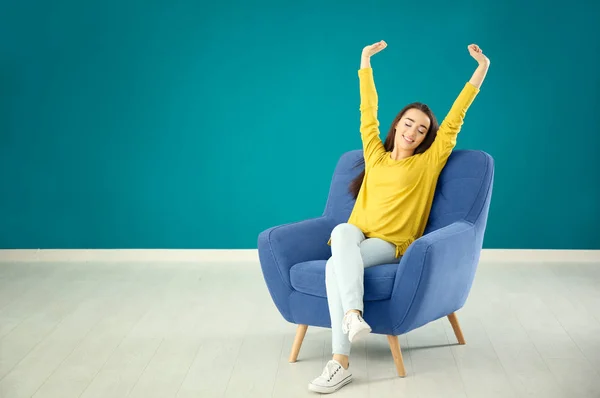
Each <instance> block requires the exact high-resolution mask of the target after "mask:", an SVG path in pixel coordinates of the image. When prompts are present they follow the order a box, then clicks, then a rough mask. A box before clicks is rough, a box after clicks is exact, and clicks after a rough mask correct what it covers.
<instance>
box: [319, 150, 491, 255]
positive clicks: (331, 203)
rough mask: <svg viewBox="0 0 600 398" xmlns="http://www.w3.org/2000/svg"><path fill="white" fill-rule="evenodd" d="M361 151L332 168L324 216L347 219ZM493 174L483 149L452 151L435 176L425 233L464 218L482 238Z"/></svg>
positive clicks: (358, 169) (344, 158)
mask: <svg viewBox="0 0 600 398" xmlns="http://www.w3.org/2000/svg"><path fill="white" fill-rule="evenodd" d="M362 156H363V152H362V150H354V151H350V152H346V153H344V154H343V155H342V156H341V157H340V159H339V161H338V163H337V166H336V168H335V171H334V174H333V178H332V181H331V186H330V190H329V196H328V199H327V204H326V206H325V211H324V215H325V216H327V217H330V218H332V219H334V220H335V221H336V223H342V222H346V221H347V220H348V217H350V213H351V212H352V208H353V206H354V202H355V200H354V198H352V196H351V195H350V192H349V191H348V187H349V185H350V182H351V181H352V179H354V178H355V177H356V176H357V175H358V174H360V172H361V171H362V170H363V167H364V166H362V165H360V166H359V167H356V165H357V164H358V162H359V161H360V159H361V157H362ZM493 177H494V161H493V159H492V157H491V156H490V155H489V154H487V153H485V152H482V151H475V150H455V151H453V152H452V154H451V155H450V157H449V158H448V161H447V163H446V166H445V167H444V169H443V170H442V173H441V174H440V177H439V179H438V183H437V187H436V192H435V197H434V199H433V205H432V208H431V213H430V215H429V220H428V223H427V227H426V230H425V233H426V234H427V233H428V232H431V231H433V230H436V229H439V228H443V227H445V226H447V225H449V224H452V223H453V222H455V221H459V220H464V221H467V222H470V223H473V224H475V225H476V227H477V232H478V235H479V236H478V238H479V239H478V240H480V242H479V243H480V244H481V243H482V240H483V232H484V230H485V227H486V223H487V216H488V211H489V205H490V198H491V193H492V185H493Z"/></svg>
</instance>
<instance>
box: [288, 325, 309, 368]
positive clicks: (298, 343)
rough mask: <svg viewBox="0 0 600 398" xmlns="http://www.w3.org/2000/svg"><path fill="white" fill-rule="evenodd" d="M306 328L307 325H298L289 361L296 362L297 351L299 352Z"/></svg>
mask: <svg viewBox="0 0 600 398" xmlns="http://www.w3.org/2000/svg"><path fill="white" fill-rule="evenodd" d="M307 329H308V325H298V328H297V329H296V338H294V344H293V345H292V352H291V353H290V359H289V361H290V363H292V362H296V360H297V359H298V353H299V352H300V347H301V346H302V341H303V340H304V336H305V335H306V330H307Z"/></svg>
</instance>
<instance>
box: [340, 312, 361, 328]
mask: <svg viewBox="0 0 600 398" xmlns="http://www.w3.org/2000/svg"><path fill="white" fill-rule="evenodd" d="M354 315H356V318H357V319H358V321H359V322H360V321H361V320H362V317H361V316H360V315H359V314H354V313H350V314H346V315H344V321H343V326H342V331H343V332H344V333H348V331H350V323H351V322H352V316H354Z"/></svg>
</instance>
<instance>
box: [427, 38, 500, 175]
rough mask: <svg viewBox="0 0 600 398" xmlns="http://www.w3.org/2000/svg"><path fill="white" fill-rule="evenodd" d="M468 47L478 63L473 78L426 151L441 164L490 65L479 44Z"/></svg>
mask: <svg viewBox="0 0 600 398" xmlns="http://www.w3.org/2000/svg"><path fill="white" fill-rule="evenodd" d="M468 49H469V53H470V54H471V56H472V57H473V58H474V59H475V60H476V61H477V63H478V66H477V69H475V72H474V73H473V75H472V76H471V79H470V80H469V81H468V82H467V83H466V84H465V86H464V87H463V89H462V90H461V92H460V94H459V95H458V97H457V98H456V100H455V101H454V103H453V104H452V107H451V108H450V111H449V112H448V114H447V115H446V117H445V118H444V120H443V121H442V124H441V125H440V128H439V130H438V133H437V136H436V138H435V141H434V142H433V144H432V145H431V148H429V150H427V151H426V153H427V152H429V156H430V158H431V159H432V161H434V162H436V163H438V164H440V165H443V164H445V162H446V160H447V159H448V156H450V154H451V153H452V150H453V149H454V147H455V146H456V138H457V136H458V133H459V132H460V130H461V128H462V125H463V123H464V119H465V116H466V114H467V110H468V109H469V107H470V106H471V104H472V103H473V101H474V100H475V97H476V96H477V94H478V93H479V90H480V88H481V85H482V83H483V81H484V79H485V76H486V74H487V71H488V69H489V67H490V60H489V59H488V58H487V57H486V56H485V55H483V52H482V51H481V49H480V48H479V46H477V45H476V44H471V45H469V47H468Z"/></svg>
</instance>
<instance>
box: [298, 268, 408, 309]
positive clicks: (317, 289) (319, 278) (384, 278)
mask: <svg viewBox="0 0 600 398" xmlns="http://www.w3.org/2000/svg"><path fill="white" fill-rule="evenodd" d="M326 263H327V261H326V260H315V261H306V262H302V263H298V264H295V265H293V266H292V268H291V269H290V280H291V284H292V287H293V288H294V289H295V290H297V291H299V292H301V293H305V294H309V295H311V296H317V297H323V298H326V297H327V290H326V288H325V264H326ZM396 272H398V263H394V264H384V265H376V266H373V267H369V268H366V269H365V277H364V286H365V292H364V298H363V300H364V301H378V300H388V299H389V298H390V297H391V296H392V289H393V287H394V281H395V279H396Z"/></svg>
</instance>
